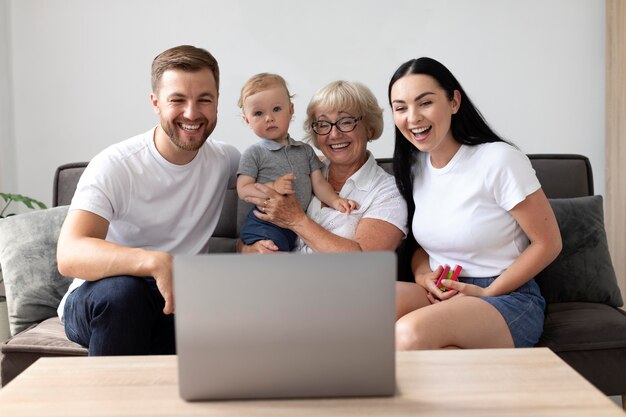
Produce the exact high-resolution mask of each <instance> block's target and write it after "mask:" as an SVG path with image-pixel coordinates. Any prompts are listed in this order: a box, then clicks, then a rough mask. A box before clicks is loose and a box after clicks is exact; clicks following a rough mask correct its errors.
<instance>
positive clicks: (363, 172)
mask: <svg viewBox="0 0 626 417" xmlns="http://www.w3.org/2000/svg"><path fill="white" fill-rule="evenodd" d="M327 162H328V161H325V163H326V164H327ZM323 172H324V175H327V172H328V165H326V166H325V167H324V168H323ZM339 196H340V197H342V198H347V199H350V200H354V201H356V202H357V204H358V205H359V207H358V209H357V210H353V211H352V212H351V213H350V214H345V213H342V212H340V211H337V210H335V209H333V208H331V207H322V202H321V201H320V200H319V199H318V198H317V197H315V196H313V198H312V199H311V202H310V203H309V207H308V208H307V215H308V216H309V217H310V218H311V219H313V220H314V221H315V222H317V223H318V224H319V225H320V226H322V227H323V228H324V229H326V230H328V231H329V232H331V233H334V234H336V235H337V236H341V237H344V238H346V239H354V235H355V234H356V228H357V226H358V224H359V222H360V221H361V219H364V218H370V219H378V220H384V221H386V222H389V223H391V224H393V225H394V226H396V227H397V228H398V229H399V230H401V231H402V233H404V234H405V235H406V232H407V216H408V213H407V208H406V202H405V201H404V198H402V195H401V194H400V192H399V191H398V187H397V186H396V181H395V179H394V177H393V176H392V175H390V174H388V173H387V172H386V171H385V170H384V169H382V168H381V167H380V166H378V164H377V163H376V159H375V158H374V157H373V156H372V155H371V154H369V153H368V159H367V162H365V165H363V166H362V167H361V168H360V169H359V170H358V171H357V172H355V173H354V174H353V175H352V176H351V177H350V178H348V180H347V181H346V183H345V184H344V185H343V187H342V188H341V192H340V193H339ZM296 250H299V251H301V252H306V253H311V252H313V249H311V248H310V247H308V246H307V245H306V244H305V243H304V242H303V241H302V240H301V239H298V243H297V247H296Z"/></svg>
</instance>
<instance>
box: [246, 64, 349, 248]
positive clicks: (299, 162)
mask: <svg viewBox="0 0 626 417" xmlns="http://www.w3.org/2000/svg"><path fill="white" fill-rule="evenodd" d="M291 97H292V96H291V95H290V94H289V90H288V89H287V83H286V82H285V80H284V79H283V78H282V77H281V76H280V75H276V74H268V73H261V74H257V75H255V76H253V77H252V78H250V79H249V80H248V81H247V82H246V83H245V84H244V86H243V87H242V89H241V95H240V98H239V107H240V108H241V111H242V117H243V120H244V121H245V122H246V124H247V125H248V126H249V127H250V128H251V129H252V131H253V132H254V133H255V134H256V135H257V136H258V137H259V138H260V139H261V140H260V141H259V142H257V143H255V144H254V145H252V146H250V147H249V148H248V149H246V150H245V151H244V153H243V155H242V156H241V161H240V163H239V170H238V171H237V193H238V195H239V198H240V199H242V200H245V199H246V198H247V197H260V198H263V197H265V194H263V193H262V192H261V191H259V190H257V189H256V187H255V186H254V184H255V183H257V182H259V183H262V184H265V185H267V186H269V187H272V188H273V189H274V190H276V192H278V193H280V194H293V193H295V194H296V197H297V198H298V201H299V202H300V204H301V205H302V207H303V209H304V210H306V208H307V206H308V205H309V201H310V200H311V197H312V193H314V194H315V196H316V197H317V198H318V199H320V201H322V202H324V203H325V204H326V205H327V206H329V207H333V208H334V209H335V210H338V211H341V212H343V213H347V214H349V213H350V212H351V211H352V210H354V209H356V208H357V204H356V203H355V202H354V201H352V200H347V199H344V198H341V197H339V196H338V195H337V193H336V192H335V190H334V189H333V188H332V186H331V185H330V184H329V183H328V181H326V179H325V178H324V176H323V175H322V171H321V168H322V167H323V164H322V162H321V161H320V159H319V158H318V157H317V155H316V154H315V151H314V150H313V148H312V147H311V146H310V145H308V144H306V143H304V142H300V141H296V140H293V139H292V138H291V137H290V136H289V123H290V122H291V118H292V116H293V103H292V102H291ZM296 237H297V236H296V234H295V233H294V232H292V231H291V230H288V229H283V228H280V227H278V226H276V225H275V224H273V223H269V222H266V221H264V220H261V219H259V218H258V217H256V216H255V215H254V209H252V210H250V212H249V213H248V216H247V217H246V219H245V221H244V224H243V226H242V229H241V233H240V239H241V240H242V241H243V242H244V243H245V244H247V245H251V244H253V243H254V242H256V241H258V240H265V239H268V240H271V241H273V242H274V244H276V246H278V248H279V250H280V251H283V252H289V251H291V250H293V248H294V246H295V242H296Z"/></svg>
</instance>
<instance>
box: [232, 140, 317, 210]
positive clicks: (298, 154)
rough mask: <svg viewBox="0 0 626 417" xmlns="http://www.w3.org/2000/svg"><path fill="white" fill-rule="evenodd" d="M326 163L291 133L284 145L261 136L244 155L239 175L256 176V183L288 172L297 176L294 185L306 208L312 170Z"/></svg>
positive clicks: (262, 182) (299, 199) (264, 181)
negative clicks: (293, 137)
mask: <svg viewBox="0 0 626 417" xmlns="http://www.w3.org/2000/svg"><path fill="white" fill-rule="evenodd" d="M323 166H324V164H323V163H322V161H320V159H319V157H318V156H317V155H316V154H315V151H314V150H313V148H312V147H311V146H310V145H308V144H306V143H304V142H300V141H297V140H293V139H292V138H291V136H289V143H288V144H287V145H282V144H280V143H277V142H275V141H273V140H269V139H259V142H257V143H255V144H254V145H252V146H250V147H249V148H248V149H246V150H245V151H244V152H243V154H242V155H241V159H240V161H239V169H238V170H237V175H239V174H243V175H248V176H250V177H253V178H256V182H257V183H261V184H265V183H266V182H270V181H274V180H276V179H277V178H279V177H282V176H283V175H285V174H288V173H290V172H293V173H294V174H295V176H296V179H295V181H294V182H293V188H294V190H295V191H296V196H297V197H298V201H299V202H300V204H301V205H302V207H303V208H304V209H305V210H306V208H307V207H308V205H309V201H311V195H312V192H313V191H312V187H311V173H312V172H313V171H315V170H318V169H321V168H322V167H323Z"/></svg>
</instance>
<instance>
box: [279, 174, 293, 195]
mask: <svg viewBox="0 0 626 417" xmlns="http://www.w3.org/2000/svg"><path fill="white" fill-rule="evenodd" d="M295 179H296V176H295V175H294V174H292V173H289V174H286V175H283V176H282V177H280V178H277V179H276V181H274V190H276V192H277V193H279V194H282V195H285V194H293V193H295V190H294V189H293V180H295Z"/></svg>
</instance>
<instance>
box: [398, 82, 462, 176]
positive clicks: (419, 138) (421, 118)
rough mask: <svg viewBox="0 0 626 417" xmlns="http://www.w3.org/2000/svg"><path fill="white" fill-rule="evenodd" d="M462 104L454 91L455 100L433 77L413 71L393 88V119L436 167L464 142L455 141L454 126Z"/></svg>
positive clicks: (407, 137) (443, 162) (404, 134)
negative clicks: (429, 157) (453, 118)
mask: <svg viewBox="0 0 626 417" xmlns="http://www.w3.org/2000/svg"><path fill="white" fill-rule="evenodd" d="M460 103H461V95H460V93H459V92H458V91H456V90H455V91H454V95H453V97H452V99H450V98H448V96H447V94H446V91H445V90H444V89H443V88H441V86H440V85H439V83H438V82H437V81H436V80H435V79H434V78H433V77H431V76H429V75H424V74H409V75H405V76H404V77H402V78H400V79H398V81H396V82H395V84H393V86H392V87H391V107H392V111H393V120H394V122H395V124H396V126H397V127H398V129H399V130H400V132H401V133H402V135H403V136H404V137H405V138H406V139H407V140H408V141H409V142H410V143H411V144H412V145H413V146H415V147H416V148H417V149H419V150H420V151H421V152H427V153H429V154H430V156H431V161H432V163H433V165H435V166H443V165H445V164H447V163H448V161H449V160H450V159H452V157H453V156H454V154H455V153H456V151H457V150H458V148H459V147H460V144H459V143H458V142H456V141H455V140H454V137H453V136H452V131H451V130H450V125H451V121H452V115H453V114H455V113H456V112H457V111H458V109H459V105H460Z"/></svg>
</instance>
